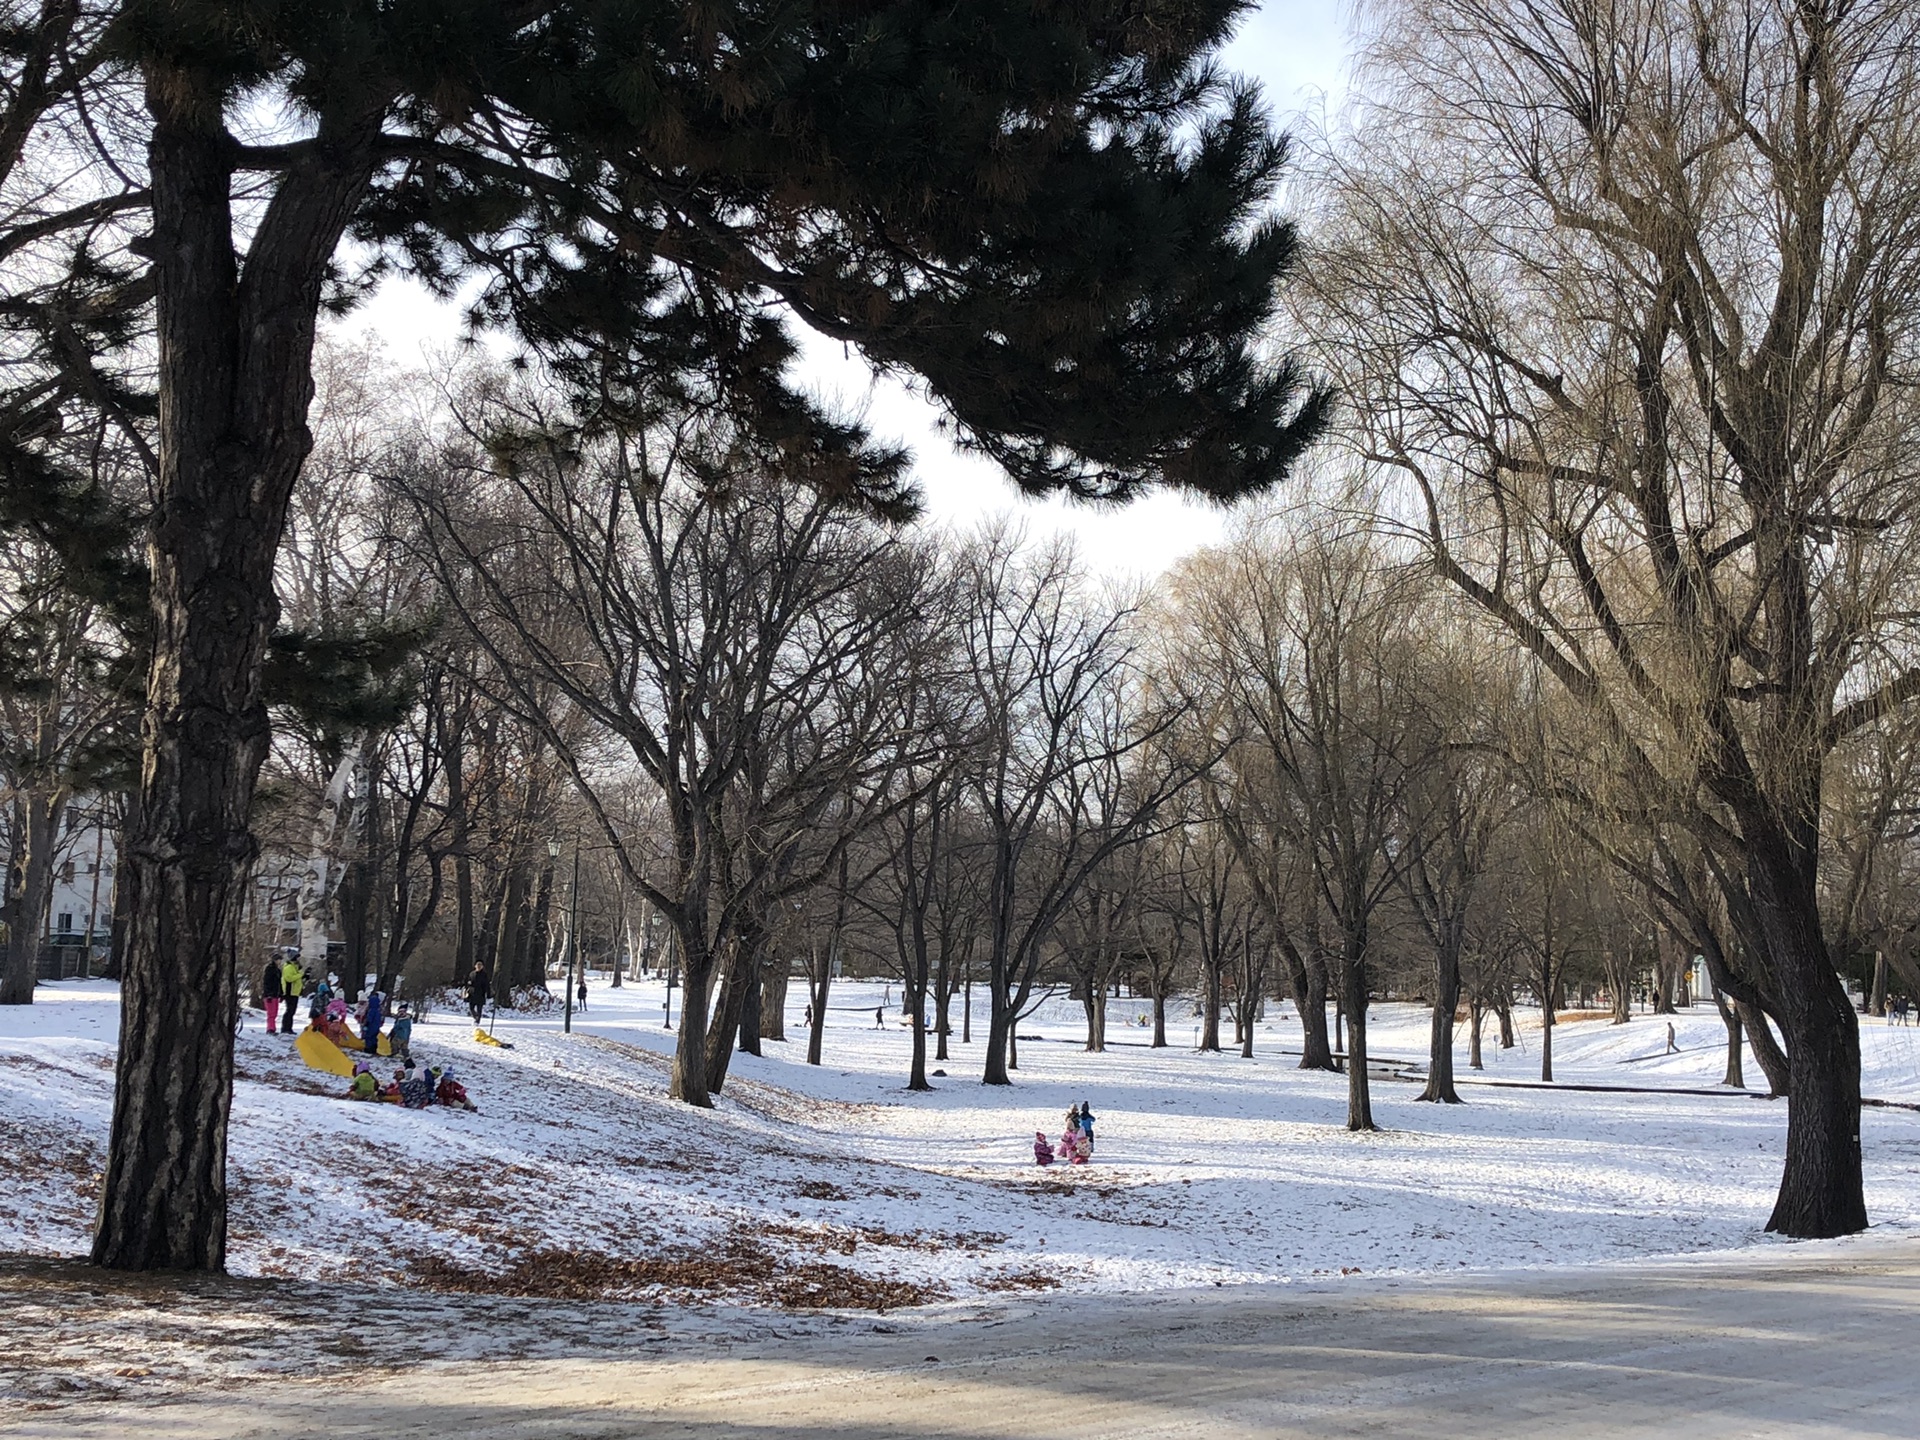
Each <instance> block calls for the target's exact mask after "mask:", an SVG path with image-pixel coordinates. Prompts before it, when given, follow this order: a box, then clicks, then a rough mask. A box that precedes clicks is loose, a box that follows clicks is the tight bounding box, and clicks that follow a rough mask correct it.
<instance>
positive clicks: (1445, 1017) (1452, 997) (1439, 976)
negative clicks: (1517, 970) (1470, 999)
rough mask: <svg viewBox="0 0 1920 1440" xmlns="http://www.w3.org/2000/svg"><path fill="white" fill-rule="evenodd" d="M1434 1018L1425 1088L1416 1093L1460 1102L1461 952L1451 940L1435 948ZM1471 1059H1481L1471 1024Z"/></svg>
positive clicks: (1447, 1102)
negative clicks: (1456, 1031)
mask: <svg viewBox="0 0 1920 1440" xmlns="http://www.w3.org/2000/svg"><path fill="white" fill-rule="evenodd" d="M1433 965H1434V976H1433V1017H1432V1021H1431V1023H1430V1025H1429V1026H1428V1030H1427V1088H1426V1089H1424V1090H1422V1091H1421V1092H1420V1094H1419V1096H1418V1098H1419V1099H1421V1100H1433V1101H1437V1102H1439V1103H1440V1104H1444V1105H1458V1104H1460V1103H1461V1100H1460V1092H1459V1090H1458V1089H1456V1088H1455V1086H1454V1083H1453V1016H1454V1011H1455V1010H1457V1009H1458V1008H1459V1006H1460V951H1459V948H1458V947H1457V946H1455V945H1453V944H1451V943H1448V944H1443V945H1438V946H1435V947H1434V954H1433ZM1473 1044H1474V1059H1475V1061H1476V1062H1477V1061H1478V1060H1479V1058H1480V1054H1479V1052H1480V1026H1479V1024H1478V1021H1477V1019H1476V1022H1475V1024H1474V1036H1473ZM1476 1068H1477V1066H1476Z"/></svg>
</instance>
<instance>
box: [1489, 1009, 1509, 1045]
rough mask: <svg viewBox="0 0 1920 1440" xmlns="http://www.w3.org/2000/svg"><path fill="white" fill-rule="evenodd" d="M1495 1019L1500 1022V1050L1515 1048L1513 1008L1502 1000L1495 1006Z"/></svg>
mask: <svg viewBox="0 0 1920 1440" xmlns="http://www.w3.org/2000/svg"><path fill="white" fill-rule="evenodd" d="M1493 1013H1494V1018H1495V1019H1497V1020H1498V1021H1499V1022H1500V1048H1501V1049H1502V1050H1511V1049H1512V1048H1513V1006H1512V1005H1511V1004H1509V1003H1508V1002H1507V1001H1505V1000H1502V1001H1500V1002H1499V1003H1498V1004H1496V1005H1495V1006H1494V1010H1493Z"/></svg>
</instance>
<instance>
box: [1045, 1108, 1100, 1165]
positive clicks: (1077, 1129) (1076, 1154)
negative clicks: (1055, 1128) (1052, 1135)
mask: <svg viewBox="0 0 1920 1440" xmlns="http://www.w3.org/2000/svg"><path fill="white" fill-rule="evenodd" d="M1056 1158H1058V1159H1060V1160H1063V1161H1065V1162H1066V1163H1067V1164H1069V1165H1084V1164H1086V1163H1087V1161H1089V1160H1091V1159H1092V1158H1093V1109H1092V1107H1091V1106H1089V1105H1088V1104H1087V1102H1086V1101H1084V1100H1082V1101H1081V1102H1080V1105H1079V1107H1078V1108H1077V1109H1076V1108H1075V1107H1074V1106H1071V1105H1069V1106H1068V1107H1067V1128H1066V1130H1065V1131H1064V1132H1063V1133H1062V1134H1061V1136H1060V1143H1059V1144H1058V1145H1057V1146H1056V1145H1053V1144H1050V1143H1049V1142H1048V1140H1047V1132H1046V1131H1044V1130H1036V1131H1034V1132H1033V1163H1034V1164H1036V1165H1051V1164H1053V1162H1054V1160H1055V1159H1056Z"/></svg>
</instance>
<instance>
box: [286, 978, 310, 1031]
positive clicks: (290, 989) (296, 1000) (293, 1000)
mask: <svg viewBox="0 0 1920 1440" xmlns="http://www.w3.org/2000/svg"><path fill="white" fill-rule="evenodd" d="M306 988H307V976H306V972H305V971H304V970H302V969H301V968H300V962H299V961H298V960H289V961H287V963H286V964H284V965H282V966H281V967H280V1002H281V1007H282V1008H281V1011H280V1033H281V1034H282V1035H291V1034H292V1033H293V1017H294V1014H295V1012H297V1011H298V1010H299V1009H300V996H301V993H302V992H303V991H304V990H305V989H306Z"/></svg>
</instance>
